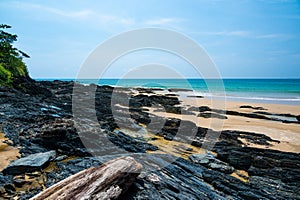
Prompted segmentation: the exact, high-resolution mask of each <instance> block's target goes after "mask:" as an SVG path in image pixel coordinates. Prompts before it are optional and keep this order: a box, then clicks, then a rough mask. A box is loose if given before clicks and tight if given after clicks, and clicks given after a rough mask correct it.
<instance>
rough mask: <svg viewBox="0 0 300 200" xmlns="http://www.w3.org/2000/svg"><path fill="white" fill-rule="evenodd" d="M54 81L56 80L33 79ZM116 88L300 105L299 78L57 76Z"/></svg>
mask: <svg viewBox="0 0 300 200" xmlns="http://www.w3.org/2000/svg"><path fill="white" fill-rule="evenodd" d="M37 80H39V81H42V80H56V79H37ZM59 80H63V81H77V82H80V83H83V84H91V83H94V84H99V85H110V86H117V87H132V88H135V87H145V88H161V89H165V90H167V89H171V88H181V89H186V90H193V91H195V94H197V95H200V96H204V97H209V98H222V97H224V96H225V97H226V99H227V100H230V101H241V102H256V103H273V104H289V105H299V106H300V79H100V80H96V79H59Z"/></svg>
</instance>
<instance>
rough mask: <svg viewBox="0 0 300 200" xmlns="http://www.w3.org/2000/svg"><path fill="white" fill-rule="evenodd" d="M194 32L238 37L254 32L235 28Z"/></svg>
mask: <svg viewBox="0 0 300 200" xmlns="http://www.w3.org/2000/svg"><path fill="white" fill-rule="evenodd" d="M192 33H193V34H199V35H212V36H214V35H216V36H238V37H247V36H250V35H251V34H252V33H251V32H249V31H244V30H234V31H212V32H205V31H204V32H192Z"/></svg>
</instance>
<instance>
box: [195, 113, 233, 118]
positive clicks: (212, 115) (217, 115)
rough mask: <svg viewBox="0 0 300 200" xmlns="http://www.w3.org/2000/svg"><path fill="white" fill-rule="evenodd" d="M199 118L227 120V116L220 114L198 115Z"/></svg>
mask: <svg viewBox="0 0 300 200" xmlns="http://www.w3.org/2000/svg"><path fill="white" fill-rule="evenodd" d="M198 117H204V118H217V119H227V117H226V116H224V115H220V114H217V113H207V112H205V113H200V114H199V115H198Z"/></svg>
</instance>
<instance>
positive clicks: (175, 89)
mask: <svg viewBox="0 0 300 200" xmlns="http://www.w3.org/2000/svg"><path fill="white" fill-rule="evenodd" d="M168 91H169V92H192V91H193V90H191V89H182V88H170V89H168Z"/></svg>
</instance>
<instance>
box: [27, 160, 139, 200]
mask: <svg viewBox="0 0 300 200" xmlns="http://www.w3.org/2000/svg"><path fill="white" fill-rule="evenodd" d="M141 170H142V165H141V164H140V163H138V162H136V161H135V160H134V158H132V157H120V158H117V159H114V160H111V161H109V162H106V163H104V164H103V165H101V166H99V167H93V168H89V169H86V170H83V171H81V172H79V173H77V174H74V175H72V176H70V177H68V178H66V179H64V180H62V181H60V182H58V183H56V184H55V185H53V186H51V187H49V188H48V189H46V190H44V191H43V192H41V193H40V194H38V195H36V196H35V197H33V198H31V200H45V199H47V200H50V199H51V200H54V199H55V200H57V199H60V200H67V199H76V200H77V199H80V200H83V199H86V200H88V199H117V198H118V197H119V196H120V195H121V194H122V193H123V192H125V191H126V190H127V189H128V188H129V186H130V185H131V184H132V183H133V182H134V180H135V178H136V177H137V176H138V175H139V174H140V172H141Z"/></svg>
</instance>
